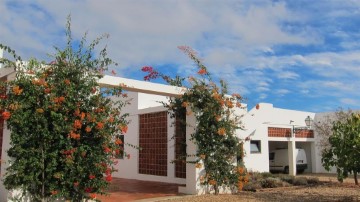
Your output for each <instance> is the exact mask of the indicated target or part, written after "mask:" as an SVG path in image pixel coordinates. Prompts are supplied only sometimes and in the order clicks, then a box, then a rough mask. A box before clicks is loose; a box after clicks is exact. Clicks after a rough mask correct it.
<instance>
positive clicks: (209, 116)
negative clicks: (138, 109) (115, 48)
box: [142, 46, 244, 194]
mask: <svg viewBox="0 0 360 202" xmlns="http://www.w3.org/2000/svg"><path fill="white" fill-rule="evenodd" d="M179 49H180V50H181V51H183V52H184V53H185V54H187V55H188V56H189V57H190V58H191V59H192V60H193V61H194V63H195V64H196V66H197V72H196V74H194V75H191V76H189V77H187V78H182V77H180V76H176V77H175V78H171V77H169V76H167V75H164V74H162V73H161V72H158V71H156V70H154V69H153V68H152V67H148V66H146V67H143V68H142V71H143V72H146V73H147V75H146V76H145V77H144V79H145V80H151V79H156V78H158V77H160V78H162V79H164V80H165V81H166V82H167V83H169V84H170V85H174V86H179V87H186V90H185V91H184V94H183V95H182V96H181V97H177V98H171V99H170V100H169V103H164V105H165V106H166V107H167V108H168V109H169V111H170V112H171V113H172V114H173V116H174V117H176V118H180V119H182V120H183V122H185V119H186V115H190V114H193V115H194V116H195V117H196V130H195V132H194V133H193V134H191V140H192V141H193V142H194V143H195V144H196V145H197V151H196V154H187V155H188V156H189V155H195V156H196V158H197V159H196V161H194V162H188V163H194V164H195V167H196V168H202V167H203V168H204V169H205V174H203V175H202V176H200V181H201V183H202V184H204V185H211V186H212V187H213V188H214V190H215V194H218V193H219V188H220V187H221V186H223V185H228V186H237V185H238V180H239V179H240V178H239V175H243V173H244V172H243V171H242V172H241V173H240V172H238V168H237V166H236V164H234V162H235V161H236V157H237V156H240V158H239V159H241V158H242V157H243V152H242V144H241V140H240V139H238V138H237V137H236V135H235V130H236V129H240V128H241V121H240V118H241V117H240V116H238V115H236V113H235V111H236V108H241V101H242V100H243V98H242V97H241V96H240V95H239V94H232V95H231V96H230V95H227V93H228V91H227V85H226V83H225V81H223V80H220V81H219V86H218V85H217V84H216V83H215V82H214V81H213V80H212V77H211V75H210V73H209V72H208V69H207V68H206V66H205V65H204V64H203V63H202V62H201V61H200V59H199V58H198V57H197V55H196V53H195V52H194V51H193V50H192V49H191V48H190V47H187V46H181V47H179ZM241 166H242V167H243V165H241Z"/></svg>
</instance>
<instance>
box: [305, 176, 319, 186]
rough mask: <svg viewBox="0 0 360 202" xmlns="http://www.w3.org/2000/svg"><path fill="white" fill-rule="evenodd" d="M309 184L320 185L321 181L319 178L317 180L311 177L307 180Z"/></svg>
mask: <svg viewBox="0 0 360 202" xmlns="http://www.w3.org/2000/svg"><path fill="white" fill-rule="evenodd" d="M307 183H308V184H311V185H316V184H319V183H320V181H319V178H317V177H310V178H308V179H307Z"/></svg>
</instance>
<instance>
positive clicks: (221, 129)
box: [217, 128, 226, 135]
mask: <svg viewBox="0 0 360 202" xmlns="http://www.w3.org/2000/svg"><path fill="white" fill-rule="evenodd" d="M217 133H218V134H219V135H225V133H226V130H225V128H219V129H218V131H217Z"/></svg>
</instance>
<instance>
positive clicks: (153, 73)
mask: <svg viewBox="0 0 360 202" xmlns="http://www.w3.org/2000/svg"><path fill="white" fill-rule="evenodd" d="M141 71H143V72H148V75H147V76H144V80H145V81H150V79H156V78H157V77H158V76H159V72H157V71H155V70H154V69H153V68H152V67H148V66H145V67H143V68H141Z"/></svg>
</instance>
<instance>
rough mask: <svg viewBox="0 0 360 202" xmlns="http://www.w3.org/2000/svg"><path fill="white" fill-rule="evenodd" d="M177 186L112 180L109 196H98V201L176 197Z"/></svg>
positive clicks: (110, 201)
mask: <svg viewBox="0 0 360 202" xmlns="http://www.w3.org/2000/svg"><path fill="white" fill-rule="evenodd" d="M179 186H181V185H179V184H171V183H162V182H149V181H141V180H129V179H121V178H113V181H112V183H111V185H110V188H109V196H99V197H98V199H100V200H101V201H103V202H128V201H136V200H144V199H145V200H147V199H149V198H158V197H167V196H176V195H178V187H179ZM149 201H153V200H149Z"/></svg>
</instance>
